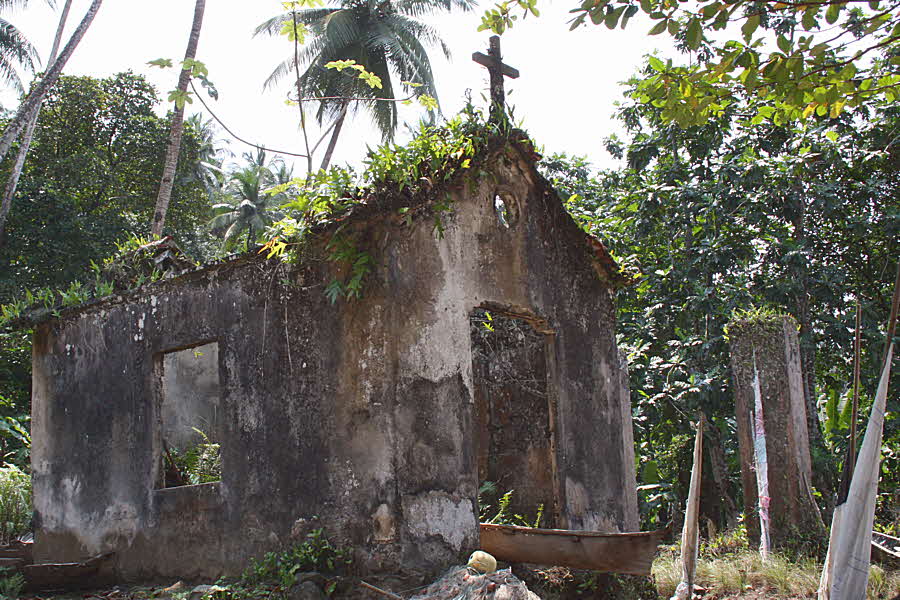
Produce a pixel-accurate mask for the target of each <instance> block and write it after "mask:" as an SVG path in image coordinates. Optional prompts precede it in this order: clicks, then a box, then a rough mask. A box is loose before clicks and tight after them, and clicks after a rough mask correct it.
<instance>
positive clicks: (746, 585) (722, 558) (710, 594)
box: [653, 538, 900, 600]
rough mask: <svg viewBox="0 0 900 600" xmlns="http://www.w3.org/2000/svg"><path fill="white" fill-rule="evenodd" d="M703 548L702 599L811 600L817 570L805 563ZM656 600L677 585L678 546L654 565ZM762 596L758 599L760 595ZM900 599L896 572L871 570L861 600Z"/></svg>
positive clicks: (736, 548)
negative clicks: (766, 599) (807, 599)
mask: <svg viewBox="0 0 900 600" xmlns="http://www.w3.org/2000/svg"><path fill="white" fill-rule="evenodd" d="M721 541H722V538H720V539H719V540H717V542H719V543H713V544H706V545H704V546H703V548H702V549H701V553H700V557H699V559H698V561H697V575H696V584H697V585H698V586H702V587H704V588H706V589H707V590H708V591H707V592H706V597H707V598H722V597H728V598H738V597H741V596H742V595H747V596H748V597H753V598H759V597H765V598H772V599H776V598H785V599H786V598H815V597H816V590H817V589H818V587H819V575H820V574H821V572H822V566H821V564H819V563H818V562H817V561H815V560H812V559H809V558H800V559H797V560H793V559H790V558H788V557H786V556H783V555H780V554H772V555H771V556H770V557H769V560H767V561H765V562H763V560H762V558H761V557H760V555H759V552H758V551H757V550H755V549H751V548H749V547H747V545H746V540H744V543H743V544H739V545H736V544H734V543H733V540H732V541H731V542H730V543H727V544H724V545H723V544H722V543H721ZM653 576H654V578H655V579H656V586H657V589H658V591H659V595H660V597H661V598H670V597H671V596H672V594H673V593H674V592H675V587H676V586H677V585H678V582H679V581H681V559H680V556H679V546H677V545H675V546H667V547H665V548H663V549H662V550H661V552H660V555H659V556H658V557H657V558H656V560H655V561H654V563H653ZM761 593H762V594H764V596H760V594H761ZM898 595H900V570H891V571H886V570H885V569H883V568H882V567H880V566H878V565H872V567H871V570H870V571H869V587H868V591H867V594H866V600H893V599H894V598H895V597H897V596H898Z"/></svg>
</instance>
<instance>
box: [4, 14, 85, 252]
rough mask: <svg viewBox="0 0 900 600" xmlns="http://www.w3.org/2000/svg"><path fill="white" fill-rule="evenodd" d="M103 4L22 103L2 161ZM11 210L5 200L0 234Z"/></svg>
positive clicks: (6, 134)
mask: <svg viewBox="0 0 900 600" xmlns="http://www.w3.org/2000/svg"><path fill="white" fill-rule="evenodd" d="M102 3H103V0H94V1H93V2H92V3H91V6H90V8H88V10H87V13H86V14H85V15H84V18H83V19H82V20H81V23H79V24H78V27H76V28H75V31H74V32H73V33H72V38H71V39H70V40H69V43H67V44H66V47H65V48H63V51H62V53H61V54H60V55H59V58H58V59H56V61H54V63H53V64H52V65H51V66H50V69H49V70H48V71H47V73H46V74H45V75H44V77H43V78H42V79H41V81H40V82H39V83H38V84H37V85H36V86H34V88H32V90H31V92H29V94H28V96H27V97H26V98H25V100H23V101H22V104H20V105H19V109H18V110H17V111H16V115H15V116H14V117H13V119H12V121H10V122H9V125H7V126H6V129H5V130H4V131H3V136H2V137H0V161H2V160H3V159H4V158H6V154H7V153H8V152H9V149H10V148H11V147H12V145H13V142H15V141H16V140H17V139H18V138H19V134H21V133H22V130H23V129H25V128H26V127H27V126H28V124H29V123H30V122H31V118H32V115H33V114H35V112H36V111H37V109H38V107H40V105H41V102H43V100H44V96H46V95H47V92H48V91H49V90H50V88H51V87H53V85H54V84H55V83H56V80H57V79H59V74H60V73H62V70H63V67H65V66H66V62H68V60H69V58H70V57H71V56H72V53H73V52H75V48H76V47H77V46H78V44H79V42H81V38H83V37H84V34H85V32H87V30H88V27H90V26H91V23H92V22H93V20H94V17H96V16H97V11H99V10H100V5H101V4H102ZM9 208H10V203H9V202H7V201H6V198H4V199H3V203H2V204H0V234H2V233H3V226H4V224H5V223H6V215H7V214H8V213H9Z"/></svg>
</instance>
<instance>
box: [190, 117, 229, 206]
mask: <svg viewBox="0 0 900 600" xmlns="http://www.w3.org/2000/svg"><path fill="white" fill-rule="evenodd" d="M184 127H185V129H187V130H188V131H191V132H192V133H193V134H194V136H195V137H196V138H197V141H198V142H199V144H200V148H199V151H198V156H197V161H196V162H194V163H193V164H192V168H191V172H190V173H189V174H187V175H186V176H185V177H184V179H186V180H188V181H197V182H199V183H200V184H201V185H202V186H203V189H205V190H206V194H207V196H209V199H210V201H211V202H213V203H214V201H215V199H216V193H217V192H218V191H220V190H221V189H222V186H223V184H224V176H225V171H224V170H223V169H222V163H223V159H224V158H226V157H233V156H234V153H233V152H231V151H230V150H228V149H227V148H225V147H224V145H225V144H227V143H228V140H226V139H222V138H217V137H216V136H217V134H218V132H219V130H218V127H216V124H215V121H214V120H213V119H206V120H203V115H202V114H200V113H194V114H192V115H191V116H190V117H188V118H186V119H185V120H184Z"/></svg>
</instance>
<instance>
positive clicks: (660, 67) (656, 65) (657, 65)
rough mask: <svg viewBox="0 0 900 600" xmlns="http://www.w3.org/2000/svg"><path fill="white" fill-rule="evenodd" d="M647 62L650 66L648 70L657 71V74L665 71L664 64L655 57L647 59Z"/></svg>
mask: <svg viewBox="0 0 900 600" xmlns="http://www.w3.org/2000/svg"><path fill="white" fill-rule="evenodd" d="M647 62H648V63H649V64H650V68H651V69H653V70H654V71H658V72H659V73H662V72H663V71H665V70H666V64H665V63H664V62H663V61H661V60H659V59H658V58H656V57H655V56H649V57H647Z"/></svg>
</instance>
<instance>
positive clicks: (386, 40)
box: [255, 0, 475, 169]
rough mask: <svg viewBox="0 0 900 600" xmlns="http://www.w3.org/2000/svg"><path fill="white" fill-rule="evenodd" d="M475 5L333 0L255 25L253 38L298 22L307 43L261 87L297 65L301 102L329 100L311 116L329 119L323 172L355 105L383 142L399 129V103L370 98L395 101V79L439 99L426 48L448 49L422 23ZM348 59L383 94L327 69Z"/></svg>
mask: <svg viewBox="0 0 900 600" xmlns="http://www.w3.org/2000/svg"><path fill="white" fill-rule="evenodd" d="M474 5H475V2H474V0H330V6H326V7H324V8H307V9H302V10H297V11H295V12H288V13H285V14H281V15H278V16H276V17H273V18H271V19H269V20H268V21H266V22H265V23H263V24H262V25H260V26H259V27H257V28H256V33H255V35H259V34H267V35H278V34H279V33H280V32H281V31H282V29H283V28H284V26H285V25H288V26H291V25H292V24H293V22H294V19H296V21H297V22H298V23H300V24H303V25H305V26H306V27H307V28H308V31H309V34H310V35H311V38H312V40H311V41H310V42H309V44H308V45H306V46H305V47H304V48H303V49H302V50H301V51H300V52H297V53H295V55H293V56H291V57H290V58H288V59H287V60H286V61H284V62H282V63H281V64H280V65H278V67H277V68H276V69H275V70H274V71H273V72H272V74H271V75H270V76H269V78H268V79H267V80H266V86H267V87H268V86H271V85H272V84H274V83H275V82H277V81H279V80H280V79H282V78H284V77H285V76H287V75H289V74H291V73H295V72H298V71H299V69H300V68H301V67H302V69H303V72H302V74H301V75H300V77H299V81H298V82H297V83H296V85H297V92H298V94H299V95H300V97H301V98H328V99H325V100H320V101H319V105H318V111H317V113H316V119H317V120H318V122H319V123H320V124H321V123H322V122H323V121H324V120H325V119H326V118H328V119H329V120H333V121H334V131H333V133H332V137H331V140H330V143H329V147H328V150H327V151H326V155H325V158H324V160H323V162H322V168H323V169H326V168H328V164H329V162H330V160H331V154H332V152H333V151H334V145H335V143H336V142H337V138H338V135H339V134H340V131H341V127H342V126H343V123H344V119H345V117H346V116H347V113H348V112H352V111H354V110H356V108H358V107H359V106H362V107H363V108H364V109H365V110H366V111H368V112H369V113H370V114H371V116H372V118H373V120H374V121H375V124H376V126H377V127H378V129H379V131H381V134H382V136H383V137H384V139H386V140H388V139H390V138H391V137H392V136H393V134H394V131H395V130H396V128H397V106H396V102H383V101H375V100H374V99H375V98H387V99H396V98H397V97H398V94H397V92H396V90H397V87H398V85H397V83H395V81H396V79H394V78H393V77H392V75H396V76H397V78H399V81H400V82H401V83H400V84H399V85H400V87H402V88H405V89H406V91H407V92H408V91H410V88H409V86H407V85H405V84H404V83H402V82H411V83H416V84H421V87H418V88H415V93H417V94H428V95H430V96H433V97H435V98H436V97H437V91H436V88H435V85H434V78H433V76H432V73H431V63H430V61H429V60H428V53H427V52H426V50H425V45H429V46H439V47H440V48H441V50H442V51H443V53H444V56H446V57H448V58H449V56H450V51H449V49H448V48H447V45H446V44H445V43H444V42H443V41H442V40H441V38H440V36H439V35H438V33H437V31H436V30H435V29H434V28H433V27H431V26H429V25H427V24H425V23H423V22H422V21H421V20H419V17H421V16H423V15H425V14H429V13H433V12H435V11H439V10H440V11H450V10H453V9H454V8H458V9H461V10H465V11H468V10H471V9H472V7H473V6H474ZM349 59H353V60H355V61H356V62H357V64H361V65H363V66H364V67H365V68H366V69H367V70H368V71H369V72H371V73H374V74H375V75H377V76H378V77H380V78H381V82H382V85H383V88H382V89H373V88H370V87H369V86H368V85H366V84H365V83H363V82H361V81H360V80H359V79H356V78H353V77H348V76H347V74H346V73H341V72H337V71H335V70H333V69H327V68H325V65H326V64H327V63H329V62H331V61H335V60H349ZM357 99H367V101H356V100H357Z"/></svg>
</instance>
